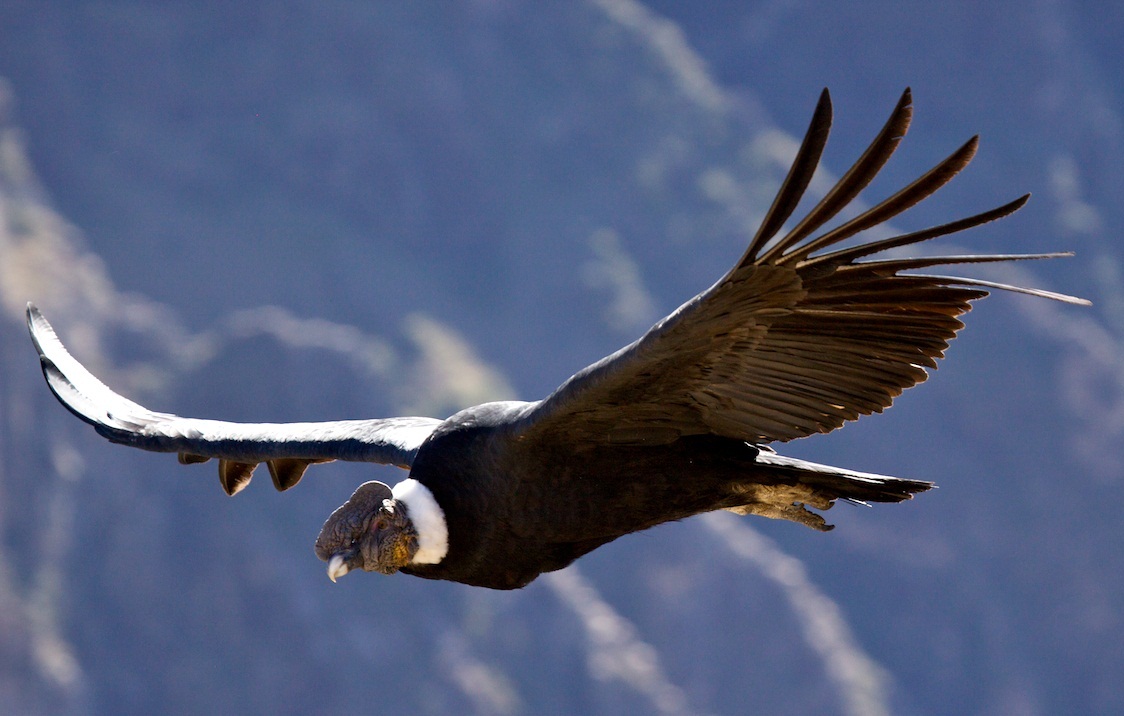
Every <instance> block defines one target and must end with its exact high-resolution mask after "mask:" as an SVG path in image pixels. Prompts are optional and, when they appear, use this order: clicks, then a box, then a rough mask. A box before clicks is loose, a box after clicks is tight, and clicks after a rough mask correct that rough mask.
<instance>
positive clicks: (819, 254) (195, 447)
mask: <svg viewBox="0 0 1124 716" xmlns="http://www.w3.org/2000/svg"><path fill="white" fill-rule="evenodd" d="M911 112H912V108H911V97H910V93H909V91H908V90H907V91H906V92H905V93H904V94H903V96H902V98H901V100H900V101H899V102H898V104H897V106H896V107H895V108H894V111H893V112H892V114H891V116H890V119H889V120H888V121H887V123H886V125H885V126H884V127H883V129H882V131H881V132H880V133H879V134H878V136H877V137H876V138H875V140H874V141H873V142H872V143H871V145H870V147H869V148H868V149H867V150H866V151H865V152H864V153H863V154H862V156H861V157H860V158H859V159H858V161H856V162H855V164H854V165H853V166H852V167H851V168H850V169H849V170H848V171H847V172H846V173H845V174H844V175H843V177H842V178H841V179H840V180H839V181H838V183H837V184H836V185H835V187H834V188H832V189H831V191H829V192H828V194H827V195H826V196H825V197H824V198H823V199H822V200H820V202H819V203H818V204H816V205H815V206H814V207H813V208H812V209H811V210H810V211H809V212H808V213H807V214H806V215H805V216H804V218H802V219H801V220H800V221H798V222H797V223H796V224H795V226H793V227H792V228H791V229H790V230H789V231H788V232H786V233H784V234H783V235H782V234H781V232H782V227H784V226H785V225H786V224H787V223H788V220H789V219H790V218H791V216H792V214H793V212H794V211H795V209H796V207H797V204H798V203H799V202H800V199H801V197H802V196H803V194H804V191H805V190H806V188H807V186H808V184H809V182H810V181H811V178H812V175H813V173H814V171H815V168H816V166H817V165H818V163H819V160H820V156H821V154H822V152H823V149H824V146H825V144H826V142H827V136H828V129H829V127H830V124H831V102H830V98H829V96H828V93H827V91H826V90H825V91H824V93H823V95H822V96H821V97H820V101H819V104H818V105H817V107H816V110H815V114H814V116H813V119H812V123H811V126H810V127H809V130H808V133H807V135H806V136H805V138H804V141H803V143H802V145H801V147H800V150H799V152H798V154H797V156H796V159H795V161H794V162H793V166H792V168H791V170H790V171H789V174H788V176H787V177H786V179H785V181H784V183H783V185H782V186H781V189H780V191H779V193H778V195H777V198H776V200H775V201H774V202H773V204H772V206H771V207H770V209H769V211H768V213H767V214H766V216H765V218H764V220H763V221H762V223H761V227H760V229H759V230H758V232H757V233H756V235H755V236H754V237H753V239H752V240H751V242H750V244H749V248H748V249H747V250H746V252H745V254H744V255H743V256H742V257H741V259H740V260H739V261H738V262H737V264H736V265H735V266H734V268H733V269H731V270H730V271H729V272H728V273H727V274H726V275H725V276H724V277H723V278H722V279H721V280H719V281H718V282H717V283H715V284H714V285H713V286H712V287H710V288H709V289H707V290H706V291H704V292H702V293H701V294H699V295H698V296H696V297H695V298H693V299H691V300H690V301H688V302H687V303H685V304H684V305H683V306H681V307H680V308H679V309H678V310H676V311H675V312H673V313H672V314H671V315H669V316H668V317H666V318H664V319H663V320H661V321H660V322H659V323H657V324H656V325H655V326H654V327H653V328H652V329H651V330H650V331H648V333H646V334H645V335H644V336H643V337H642V338H640V339H639V340H638V341H636V342H635V343H633V344H631V345H629V346H626V347H625V348H622V349H621V350H619V351H617V352H616V353H614V354H613V355H611V356H608V357H606V358H604V359H603V360H601V361H598V362H597V363H595V364H593V365H591V366H589V367H588V368H586V369H584V370H582V371H581V372H579V373H578V374H576V375H575V376H573V377H572V378H570V379H569V380H568V381H566V382H565V383H564V384H563V385H562V386H561V387H560V388H559V389H558V390H556V391H555V392H554V393H553V394H552V395H550V396H549V397H548V398H546V399H545V400H542V401H539V402H532V403H524V402H505V403H489V404H485V405H480V406H476V407H474V408H469V409H467V410H464V411H461V412H460V413H457V414H456V415H453V416H452V417H450V418H448V419H446V420H444V421H441V420H436V419H432V418H393V419H388V420H361V421H340V422H334V423H300V424H281V425H278V424H273V425H270V424H263V425H243V424H235V423H224V422H218V421H209V420H196V419H186V418H179V417H177V416H174V415H169V414H163V413H154V412H151V411H149V410H147V409H145V408H143V407H141V406H140V405H137V404H136V403H133V402H131V401H128V400H127V399H125V398H123V397H121V396H119V395H117V394H115V393H113V392H112V391H111V390H109V388H107V387H105V386H104V385H103V384H102V383H100V382H99V381H98V380H97V379H96V378H94V376H92V375H90V374H89V372H87V371H86V370H85V369H84V368H83V367H82V366H81V365H80V364H79V363H78V362H77V361H75V360H74V359H73V358H72V357H71V356H70V355H69V353H67V352H66V349H65V348H63V346H62V344H61V343H59V341H58V339H57V338H56V337H55V335H54V332H53V331H52V330H51V328H50V326H49V324H47V322H46V321H45V320H44V319H43V317H42V316H41V315H40V314H39V313H38V312H37V311H36V310H35V309H34V307H29V309H28V321H29V326H30V329H31V333H32V337H33V339H34V340H35V342H36V345H37V347H38V349H39V352H40V356H41V360H42V365H43V371H44V374H45V376H46V378H47V382H48V384H49V385H50V386H51V389H52V390H53V391H54V392H55V394H56V396H57V397H58V398H59V400H60V401H62V403H63V404H64V405H66V406H67V407H68V408H69V409H70V410H71V411H72V412H74V413H75V414H76V415H78V416H79V417H80V418H82V419H83V420H85V421H87V422H89V423H91V424H92V425H94V427H95V429H96V430H97V431H98V432H99V433H101V434H102V435H104V436H105V437H107V438H109V439H110V440H113V441H114V442H120V443H124V444H127V445H132V446H134V447H140V448H143V449H146V450H156V451H163V452H178V453H179V456H180V461H181V462H184V463H193V462H201V461H204V460H207V459H209V458H218V459H219V473H220V478H221V482H222V486H223V488H224V490H226V492H227V493H228V494H234V493H235V492H238V491H239V490H241V489H242V488H244V487H245V486H246V485H247V484H248V483H249V480H250V477H251V474H252V472H253V469H254V467H255V466H256V465H257V464H259V463H261V462H265V463H267V465H268V467H269V470H270V474H271V477H272V478H273V483H274V485H275V486H276V487H277V489H279V490H285V489H288V488H290V487H292V486H293V485H295V484H296V483H297V482H298V481H299V480H300V479H301V476H302V475H303V474H304V471H305V469H306V468H307V467H308V466H309V465H310V464H313V463H318V462H325V461H328V460H335V459H340V460H362V461H370V462H381V463H388V464H395V465H399V466H402V467H405V468H408V469H409V470H410V475H409V478H407V479H406V480H404V481H403V482H401V483H399V484H398V485H396V486H395V487H394V488H393V490H392V489H391V488H389V487H387V486H386V485H382V484H381V483H376V482H370V483H366V484H364V485H362V486H360V488H359V489H358V490H357V491H356V493H355V495H353V496H352V498H351V500H349V501H348V502H347V503H346V504H345V505H343V506H342V507H340V508H339V509H338V510H336V511H335V512H334V513H333V514H332V516H331V517H330V518H329V519H328V521H327V522H326V523H325V525H324V527H323V529H322V531H321V534H320V538H319V539H318V540H317V543H316V552H317V554H318V555H319V556H320V557H321V559H324V560H325V561H327V562H328V563H329V576H331V577H332V578H333V579H335V578H337V577H339V576H342V575H343V574H346V573H347V572H348V571H350V570H353V569H363V570H367V571H378V572H382V573H391V572H394V571H397V570H402V571H405V572H408V573H411V574H416V575H418V576H422V577H428V578H434V579H449V580H454V581H459V582H464V583H467V584H475V585H481V586H487V587H495V588H515V587H520V586H523V585H525V584H527V583H528V582H530V581H531V580H532V579H534V578H535V577H536V576H538V575H539V574H541V573H542V572H545V571H550V570H553V569H559V568H561V567H564V566H566V565H567V564H569V563H570V562H572V561H573V560H574V559H576V558H577V557H580V556H581V555H582V554H585V553H586V552H588V551H590V550H591V549H594V548H596V547H598V546H600V545H602V544H604V543H606V542H608V541H611V540H613V539H615V538H616V537H619V536H621V535H623V534H627V533H630V532H635V531H637V530H642V529H646V528H648V527H651V526H654V525H657V524H660V523H662V522H666V521H669V520H676V519H682V518H685V517H689V516H691V515H694V514H698V513H701V512H707V511H710V510H716V509H729V510H733V511H735V512H738V513H741V514H759V515H764V516H767V517H775V518H782V519H788V520H793V521H796V522H800V523H802V524H806V525H808V526H810V527H814V528H817V529H829V526H828V525H826V524H825V523H824V521H823V518H822V517H821V516H820V515H818V514H816V513H815V512H812V511H811V510H810V509H808V508H813V509H827V508H829V507H830V506H831V505H832V503H833V502H834V501H835V500H836V499H840V498H843V499H847V500H852V501H873V502H897V501H900V500H904V499H907V498H909V497H911V496H912V495H913V494H914V493H917V492H920V491H923V490H926V489H928V488H929V487H930V486H931V485H930V483H927V482H919V481H914V480H902V479H899V478H894V477H887V476H882V475H870V474H866V473H859V472H853V471H850V470H846V469H843V468H835V467H829V466H824V465H816V464H813V463H808V462H805V461H801V460H797V459H794V458H788V457H784V456H782V455H778V454H776V453H775V452H774V451H773V450H772V449H770V448H768V447H766V445H767V444H768V443H772V442H785V441H788V440H793V439H795V438H800V437H805V436H808V435H811V434H814V433H822V432H828V431H830V430H834V429H835V428H837V427H839V426H841V425H842V424H843V423H844V422H846V421H848V420H854V419H856V418H858V417H859V416H860V415H867V414H870V413H874V412H881V411H882V410H884V409H885V408H886V407H888V406H889V405H890V404H891V402H892V401H893V400H894V398H895V397H897V396H898V395H899V394H900V393H901V392H902V391H903V390H905V389H906V388H908V387H910V386H912V385H915V384H916V383H919V382H921V381H923V380H925V378H926V376H927V374H926V370H925V369H926V368H933V367H935V366H936V361H937V359H938V358H940V357H941V356H942V355H943V353H944V350H945V349H946V348H947V347H948V342H949V340H951V339H952V338H953V337H954V336H955V335H956V332H957V331H958V330H959V329H960V328H961V327H962V326H963V324H962V323H961V322H960V320H959V318H958V317H959V316H960V315H961V314H963V313H965V312H966V311H968V309H969V304H970V302H971V301H973V300H975V299H978V298H981V297H983V296H985V295H987V290H988V289H992V288H1000V289H1006V290H1011V291H1018V292H1022V293H1028V294H1031V295H1035V296H1040V297H1045V298H1051V299H1055V300H1061V301H1067V302H1070V303H1086V302H1085V301H1082V300H1080V299H1075V298H1071V297H1069V296H1064V295H1061V294H1055V293H1051V292H1047V291H1041V290H1036V289H1026V288H1020V287H1015V286H1008V285H1003V284H997V283H992V282H988V281H982V280H978V279H969V278H960V277H951V276H943V275H931V274H925V273H917V272H918V271H922V270H925V269H928V268H930V267H934V266H939V265H950V264H961V263H983V262H996V261H1012V260H1016V259H1036V258H1053V257H1058V256H1065V255H1067V254H1037V255H976V256H941V257H924V258H897V257H890V258H873V259H871V258H868V257H870V256H872V255H874V254H878V253H881V252H886V251H889V250H891V249H896V248H900V247H903V246H908V245H910V244H915V243H920V242H923V241H928V240H929V239H932V238H936V237H939V236H943V235H946V234H951V233H953V232H957V231H962V230H964V229H967V228H971V227H974V226H978V225H980V224H983V223H986V222H988V221H992V220H994V219H998V218H1001V217H1004V216H1006V215H1008V214H1010V213H1012V212H1014V211H1016V210H1017V209H1019V208H1020V207H1021V206H1022V205H1023V204H1024V203H1025V202H1026V200H1027V197H1026V196H1024V197H1021V198H1019V199H1016V200H1015V201H1012V202H1010V203H1008V204H1005V205H1003V206H1000V207H998V208H996V209H992V210H990V211H986V212H983V213H981V214H977V215H975V216H971V217H968V218H965V219H960V220H958V221H953V222H950V223H947V224H943V225H941V226H937V227H933V228H929V229H925V230H922V231H916V232H913V233H909V234H903V235H900V236H895V237H892V238H888V239H881V240H877V241H871V242H868V243H858V244H853V245H850V246H846V247H843V248H839V244H840V242H843V241H845V240H847V239H850V238H852V237H854V236H856V235H857V234H859V233H861V232H862V231H865V230H867V229H869V228H871V227H874V226H876V225H879V224H882V223H883V222H885V221H887V220H889V219H891V218H893V217H895V216H897V215H898V214H900V213H901V212H903V211H905V210H906V209H908V208H910V207H911V206H913V205H915V204H916V203H917V202H919V201H921V200H923V199H925V198H926V197H928V196H929V195H931V194H932V193H933V192H935V191H936V190H937V189H939V188H940V187H941V186H943V185H944V184H945V183H946V182H948V181H949V180H950V179H951V178H952V177H953V176H955V174H956V173H957V172H959V171H960V170H961V169H963V168H964V167H965V166H966V165H967V164H968V162H969V161H971V159H972V157H973V155H974V154H975V152H976V147H977V144H978V141H977V139H976V138H972V139H971V140H969V141H968V142H967V143H966V144H964V145H963V146H962V147H960V148H959V149H957V150H956V151H955V152H953V153H952V154H951V155H949V157H948V158H947V159H945V160H943V161H942V162H940V163H938V164H937V165H936V166H935V167H934V168H933V169H931V170H930V171H928V172H926V173H925V174H924V175H923V176H921V177H920V178H919V179H917V180H916V181H914V182H913V183H911V184H910V185H909V186H907V187H905V188H904V189H902V190H900V191H898V192H897V193H895V194H893V195H892V196H890V197H889V198H887V199H885V200H883V201H881V202H879V203H877V204H875V205H874V206H873V207H871V208H870V209H867V210H866V211H863V212H862V213H860V214H859V215H858V216H856V217H854V218H852V219H849V220H847V221H845V222H842V223H841V224H839V225H838V226H836V227H834V228H832V229H828V230H826V231H822V230H823V227H824V226H825V225H826V224H827V222H829V221H831V220H832V219H833V218H835V216H836V215H837V214H838V213H839V212H840V210H842V209H843V208H844V207H846V206H847V205H848V204H850V202H851V201H852V200H854V199H855V197H856V196H858V194H859V192H860V191H862V189H863V188H864V187H866V186H867V184H869V183H870V181H871V180H872V179H873V178H874V176H875V175H876V174H877V173H878V172H879V170H880V169H881V168H882V166H883V165H884V164H885V162H886V161H887V160H888V159H889V157H890V155H891V154H893V152H894V149H895V148H896V147H897V145H898V143H899V142H900V141H901V139H902V137H903V136H904V135H905V132H906V129H907V128H908V126H909V120H910V116H911ZM821 231H822V233H817V232H821ZM907 271H908V272H909V273H903V272H907Z"/></svg>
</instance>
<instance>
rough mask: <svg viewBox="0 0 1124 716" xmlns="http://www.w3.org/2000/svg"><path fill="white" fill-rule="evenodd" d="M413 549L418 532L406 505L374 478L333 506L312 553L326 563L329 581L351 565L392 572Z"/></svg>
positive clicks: (405, 562)
mask: <svg viewBox="0 0 1124 716" xmlns="http://www.w3.org/2000/svg"><path fill="white" fill-rule="evenodd" d="M417 551H418V533H417V530H416V529H414V525H413V523H412V522H411V521H410V518H409V515H408V514H407V510H406V506H405V505H404V504H403V503H401V502H398V501H396V500H395V499H394V497H393V496H392V493H391V490H390V488H389V487H388V486H386V485H384V484H383V483H381V482H376V481H374V480H372V481H370V482H365V483H363V484H362V485H360V486H359V487H358V488H357V489H356V490H355V493H354V494H352V496H351V498H350V499H349V500H348V501H347V502H345V503H344V504H342V505H340V506H339V507H338V508H336V511H335V512H333V513H332V515H331V516H330V517H329V518H328V520H327V522H325V523H324V527H323V528H321V530H320V536H319V537H317V538H316V556H317V557H319V558H320V559H322V560H324V561H325V562H327V563H328V578H329V579H331V580H332V581H333V582H334V581H336V579H338V578H339V577H342V576H343V575H345V574H347V573H348V572H350V571H352V570H355V569H362V570H363V571H365V572H379V573H381V574H394V573H395V572H397V571H398V570H399V569H401V568H402V567H405V566H406V565H407V564H409V563H410V561H411V560H412V559H413V558H414V554H415V553H417Z"/></svg>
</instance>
